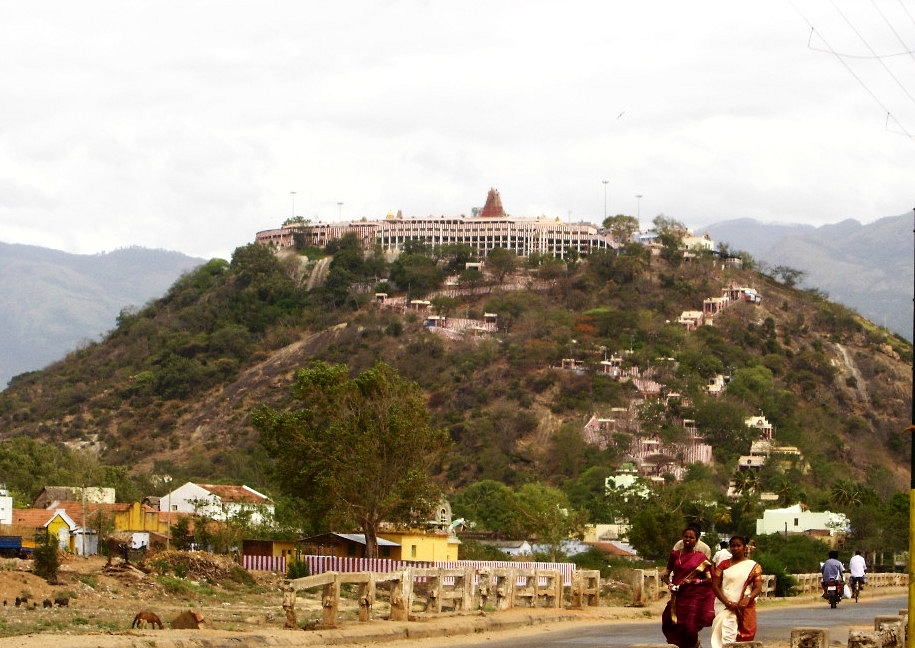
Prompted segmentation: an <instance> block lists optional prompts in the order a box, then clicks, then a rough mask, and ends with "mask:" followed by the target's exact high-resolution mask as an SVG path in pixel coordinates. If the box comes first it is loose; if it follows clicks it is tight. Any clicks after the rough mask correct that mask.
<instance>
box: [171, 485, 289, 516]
mask: <svg viewBox="0 0 915 648" xmlns="http://www.w3.org/2000/svg"><path fill="white" fill-rule="evenodd" d="M159 510H160V511H172V512H176V513H189V514H196V515H203V516H206V517H210V518H212V519H214V520H226V519H229V518H235V517H240V515H241V514H243V513H244V514H246V515H247V514H248V512H250V515H251V517H250V520H251V523H252V524H263V523H265V522H270V521H271V520H272V519H273V514H274V504H273V500H271V499H270V498H269V497H267V496H266V495H264V494H263V493H259V492H257V491H256V490H254V489H253V488H250V487H249V486H235V485H230V484H194V483H192V482H187V483H186V484H184V485H183V486H179V487H178V488H176V489H175V490H173V491H172V492H170V493H166V494H165V495H163V496H162V497H161V498H160V499H159Z"/></svg>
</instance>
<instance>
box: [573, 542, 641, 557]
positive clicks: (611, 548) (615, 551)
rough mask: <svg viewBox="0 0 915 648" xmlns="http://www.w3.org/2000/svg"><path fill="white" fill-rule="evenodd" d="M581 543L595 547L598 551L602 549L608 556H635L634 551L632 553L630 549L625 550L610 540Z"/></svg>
mask: <svg viewBox="0 0 915 648" xmlns="http://www.w3.org/2000/svg"><path fill="white" fill-rule="evenodd" d="M583 544H586V545H588V546H589V547H594V548H595V549H597V550H599V551H603V552H604V553H605V554H607V555H609V556H623V557H626V558H630V557H631V558H635V554H634V553H632V552H631V551H626V550H625V549H621V548H620V547H617V546H616V545H615V544H613V543H612V542H585V543H583Z"/></svg>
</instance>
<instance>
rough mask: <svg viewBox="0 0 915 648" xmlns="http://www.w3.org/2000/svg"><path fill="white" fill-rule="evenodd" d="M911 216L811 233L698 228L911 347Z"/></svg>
mask: <svg viewBox="0 0 915 648" xmlns="http://www.w3.org/2000/svg"><path fill="white" fill-rule="evenodd" d="M912 227H913V223H912V213H911V212H908V213H905V214H901V215H899V216H890V217H887V218H881V219H880V220H878V221H875V222H873V223H870V224H868V225H862V224H861V223H859V222H858V221H856V220H844V221H842V222H841V223H835V224H831V225H823V226H821V227H812V226H810V225H786V224H767V223H761V222H759V221H755V220H751V219H738V220H732V221H724V222H721V223H716V224H714V225H710V226H708V227H705V228H702V231H703V232H708V233H709V235H710V236H711V237H712V239H713V240H714V241H715V242H716V243H718V242H721V243H727V244H728V245H729V246H730V248H731V250H732V251H737V250H740V251H745V252H749V253H750V254H751V255H752V256H753V258H754V259H756V261H757V262H760V263H763V264H766V265H768V266H770V267H774V266H778V265H783V266H789V267H791V268H794V269H797V270H802V271H803V272H804V273H805V275H804V276H803V277H802V279H801V280H800V281H799V282H798V285H799V286H801V287H806V288H818V289H820V290H822V291H824V292H825V293H827V294H828V295H829V297H830V299H832V300H833V301H836V302H839V303H842V304H844V305H845V306H848V307H849V308H853V309H854V310H856V311H857V312H858V313H860V314H861V315H863V316H865V317H866V318H868V319H869V320H871V321H873V322H874V323H875V324H878V325H881V326H885V327H886V328H888V329H890V330H891V331H894V332H896V333H898V334H899V335H901V336H903V337H904V338H905V339H907V340H909V341H912V291H913V278H915V277H913V273H915V264H913V233H912Z"/></svg>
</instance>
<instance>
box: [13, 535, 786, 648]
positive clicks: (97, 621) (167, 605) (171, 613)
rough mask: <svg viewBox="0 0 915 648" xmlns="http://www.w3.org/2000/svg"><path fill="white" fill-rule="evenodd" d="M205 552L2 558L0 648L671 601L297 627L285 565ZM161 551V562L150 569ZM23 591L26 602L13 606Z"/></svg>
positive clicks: (306, 609) (199, 637)
mask: <svg viewBox="0 0 915 648" xmlns="http://www.w3.org/2000/svg"><path fill="white" fill-rule="evenodd" d="M175 553H179V552H175ZM193 555H194V554H192V556H193ZM200 556H201V559H200V561H199V562H196V563H192V564H190V565H189V566H188V565H184V566H183V567H181V568H176V569H177V571H180V572H182V573H183V577H180V578H179V577H177V576H175V575H174V574H173V573H167V574H166V575H165V576H163V575H162V573H163V572H168V569H163V565H164V564H165V563H167V562H168V555H167V554H166V558H157V557H155V556H154V557H152V558H151V559H150V560H149V561H148V563H147V564H145V565H143V569H139V568H137V567H134V566H132V565H131V566H123V565H116V566H115V568H107V567H106V561H105V559H104V558H99V557H91V558H75V557H69V558H66V559H64V562H63V563H62V565H61V569H60V573H59V578H58V582H57V583H56V584H54V585H51V584H49V583H48V582H47V581H45V580H44V579H42V578H39V577H37V576H35V575H34V574H32V573H31V571H29V570H30V568H31V562H30V561H16V560H0V605H2V607H0V648H14V647H15V648H39V647H42V648H43V647H44V646H48V645H63V646H68V648H70V647H72V648H127V647H130V648H133V647H137V648H139V647H144V648H148V647H149V646H155V647H156V648H193V647H198V646H199V647H200V648H204V647H206V648H220V647H222V646H226V647H228V646H232V647H236V648H238V647H240V648H246V647H247V646H264V645H270V646H326V645H334V646H338V647H339V648H355V647H357V646H359V647H363V648H364V647H365V646H370V645H378V644H384V643H388V644H389V645H398V646H400V645H409V646H410V647H411V648H435V647H439V646H448V645H449V644H454V643H455V642H460V641H466V638H467V636H468V635H472V636H473V637H474V640H475V641H476V640H478V641H479V642H480V643H485V642H486V640H487V639H489V638H493V637H495V636H498V637H499V638H500V639H502V638H504V639H508V638H514V637H517V638H518V642H519V643H520V644H523V643H524V642H525V637H529V636H530V635H531V633H532V632H537V633H540V632H549V631H552V630H555V629H560V628H564V627H569V626H570V625H571V624H586V623H608V622H614V623H627V622H635V621H645V620H646V619H657V620H659V619H660V615H661V611H662V609H663V606H664V601H660V602H657V603H654V604H652V605H650V606H648V607H644V608H634V607H623V606H620V607H610V606H607V605H606V604H603V605H601V606H600V607H596V608H586V609H585V610H564V609H547V608H536V609H530V608H528V609H516V610H510V611H504V612H496V613H489V614H486V615H481V614H472V613H467V614H451V615H442V616H436V617H430V618H419V619H416V620H411V621H409V622H406V621H404V622H393V621H387V620H386V616H387V614H386V609H385V606H384V604H383V603H381V602H379V603H377V604H376V606H375V609H374V611H373V612H374V614H373V620H372V621H371V622H368V623H360V622H359V621H358V620H357V612H358V603H357V601H356V597H355V596H354V595H353V596H350V597H348V598H347V599H345V600H344V601H342V602H341V614H340V617H339V619H338V624H337V628H335V629H316V630H310V631H303V630H290V629H285V628H284V627H283V626H284V623H285V620H286V618H285V615H284V612H283V610H282V593H281V586H282V583H283V575H282V574H273V573H269V572H255V573H254V576H255V580H254V581H251V580H250V579H248V580H247V582H245V583H238V582H235V581H236V580H237V579H234V580H233V578H229V577H227V576H226V575H225V574H226V571H225V570H228V569H232V568H233V565H232V563H231V561H229V560H228V559H222V558H220V557H211V558H210V559H207V560H204V559H203V556H204V555H203V554H201V555H200ZM157 560H158V561H159V562H158V568H157V569H153V568H151V567H153V566H155V565H156V561H157ZM242 571H243V570H242ZM147 572H148V573H147ZM246 578H247V577H246ZM17 597H18V598H20V605H19V606H16V605H15V600H16V598H17ZM61 597H66V598H68V599H69V600H68V604H67V606H66V607H61V606H58V605H52V606H51V607H44V601H45V600H46V599H47V600H48V601H50V602H53V601H54V599H56V598H61ZM23 598H26V599H27V601H26V602H25V603H22V602H21V599H23ZM775 604H778V603H775ZM141 610H149V611H151V612H154V613H155V614H156V615H158V616H159V618H161V620H162V622H163V624H164V625H165V628H164V629H163V630H159V629H152V628H139V629H135V628H131V623H132V621H133V618H134V615H136V614H137V612H139V611H141ZM188 610H192V611H194V612H196V613H197V614H199V615H200V616H202V618H203V619H204V622H203V624H202V625H201V627H200V629H194V630H177V629H173V628H171V623H170V622H171V621H172V620H173V619H174V618H175V617H177V616H178V615H179V614H181V613H182V612H186V611H188ZM296 615H297V622H298V625H299V626H304V625H305V624H306V623H307V622H309V621H317V620H319V619H320V617H321V603H320V599H319V596H318V592H314V593H312V594H304V593H300V594H299V596H298V598H297V601H296ZM420 616H421V615H420Z"/></svg>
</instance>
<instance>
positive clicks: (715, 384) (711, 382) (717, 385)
mask: <svg viewBox="0 0 915 648" xmlns="http://www.w3.org/2000/svg"><path fill="white" fill-rule="evenodd" d="M729 381H730V377H727V376H725V375H724V374H716V375H714V376H712V377H711V378H709V379H708V384H707V385H706V386H705V391H707V392H708V393H709V394H711V395H713V396H718V395H719V394H721V392H723V391H724V388H725V387H726V386H727V384H728V382H729Z"/></svg>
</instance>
